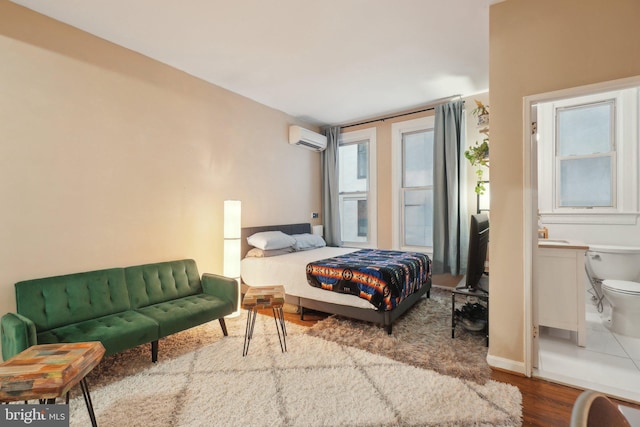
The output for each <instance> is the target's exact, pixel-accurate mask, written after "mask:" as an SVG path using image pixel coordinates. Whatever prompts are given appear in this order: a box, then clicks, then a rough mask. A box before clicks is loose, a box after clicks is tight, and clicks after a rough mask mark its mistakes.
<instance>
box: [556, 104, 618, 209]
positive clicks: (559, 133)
mask: <svg viewBox="0 0 640 427" xmlns="http://www.w3.org/2000/svg"><path fill="white" fill-rule="evenodd" d="M614 124H615V101H614V100H608V101H604V102H597V103H592V104H584V105H577V106H570V107H561V108H556V135H555V139H556V144H555V145H556V180H555V181H556V182H555V187H556V207H558V208H588V209H591V208H594V207H598V208H601V207H611V208H614V207H615V206H616V200H615V197H614V195H615V189H616V181H615V179H614V178H615V176H614V174H615V164H616V153H615V132H614V129H615V126H614Z"/></svg>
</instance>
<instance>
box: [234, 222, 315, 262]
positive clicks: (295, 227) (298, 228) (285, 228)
mask: <svg viewBox="0 0 640 427" xmlns="http://www.w3.org/2000/svg"><path fill="white" fill-rule="evenodd" d="M261 231H282V232H283V233H285V234H303V233H311V224H310V223H300V224H283V225H263V226H259V227H244V228H243V229H242V232H241V234H240V240H241V242H240V244H241V250H240V255H241V258H244V256H245V255H246V254H247V252H249V249H251V246H250V245H249V244H248V243H247V237H249V236H251V235H252V234H255V233H259V232H261Z"/></svg>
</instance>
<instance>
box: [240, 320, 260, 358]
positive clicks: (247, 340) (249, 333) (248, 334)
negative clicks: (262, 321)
mask: <svg viewBox="0 0 640 427" xmlns="http://www.w3.org/2000/svg"><path fill="white" fill-rule="evenodd" d="M257 313H258V310H257V309H256V310H254V309H249V312H248V313H247V325H246V327H245V330H244V345H243V347H242V357H244V356H246V355H247V354H249V344H251V338H252V337H253V327H254V326H255V324H256V314H257Z"/></svg>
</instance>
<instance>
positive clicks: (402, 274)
mask: <svg viewBox="0 0 640 427" xmlns="http://www.w3.org/2000/svg"><path fill="white" fill-rule="evenodd" d="M430 275H431V260H430V259H429V257H428V256H427V255H426V254H423V253H419V252H400V251H385V250H378V249H362V250H359V251H356V252H352V253H348V254H345V255H340V256H336V257H333V258H327V259H323V260H319V261H314V262H311V263H309V264H307V282H308V283H309V284H310V285H311V286H315V287H317V288H322V289H327V290H329V291H334V292H340V293H345V294H352V295H357V296H359V297H360V298H364V299H366V300H368V301H369V302H370V303H371V304H373V305H374V306H375V307H376V308H377V309H378V310H382V311H389V310H393V309H394V308H395V307H396V305H398V304H399V303H400V302H401V301H402V300H403V299H404V298H406V297H407V296H409V295H411V294H412V293H413V292H415V291H417V290H418V289H420V287H422V285H423V284H424V283H425V282H426V281H427V279H428V278H429V276H430Z"/></svg>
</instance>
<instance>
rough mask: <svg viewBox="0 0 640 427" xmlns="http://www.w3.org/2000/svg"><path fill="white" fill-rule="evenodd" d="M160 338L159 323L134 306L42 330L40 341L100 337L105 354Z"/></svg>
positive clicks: (74, 340)
mask: <svg viewBox="0 0 640 427" xmlns="http://www.w3.org/2000/svg"><path fill="white" fill-rule="evenodd" d="M157 339H158V323H157V322H156V321H154V320H153V319H150V318H149V317H146V316H143V315H142V314H140V313H137V312H135V311H133V310H128V311H125V312H122V313H118V314H114V315H110V316H104V317H100V318H97V319H92V320H87V321H84V322H79V323H74V324H71V325H67V326H61V327H59V328H56V329H52V330H49V331H46V332H42V333H39V334H38V344H54V343H59V342H83V341H100V342H102V345H103V346H104V348H105V350H106V352H105V356H108V355H111V354H114V353H118V352H120V351H123V350H126V349H128V348H132V347H135V346H138V345H141V344H146V343H148V342H151V341H155V340H157Z"/></svg>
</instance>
